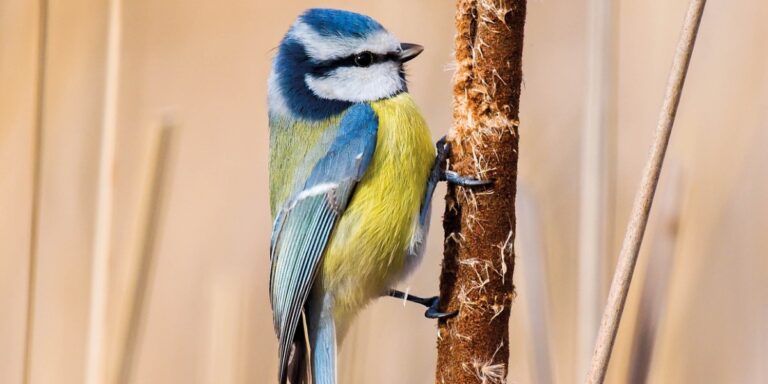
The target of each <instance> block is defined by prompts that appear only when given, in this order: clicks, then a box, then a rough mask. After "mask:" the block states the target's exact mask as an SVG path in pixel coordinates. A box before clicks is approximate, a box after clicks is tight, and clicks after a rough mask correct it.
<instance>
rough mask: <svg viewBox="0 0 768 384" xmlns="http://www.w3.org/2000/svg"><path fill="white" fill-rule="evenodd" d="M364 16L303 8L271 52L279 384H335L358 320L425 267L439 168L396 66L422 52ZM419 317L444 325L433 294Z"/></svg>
mask: <svg viewBox="0 0 768 384" xmlns="http://www.w3.org/2000/svg"><path fill="white" fill-rule="evenodd" d="M422 49H423V48H422V47H421V46H419V45H416V44H406V43H401V42H400V41H399V40H398V39H397V38H396V37H395V36H394V35H393V34H392V33H390V32H388V31H387V30H386V29H384V27H382V26H381V25H380V24H379V23H378V22H376V21H375V20H373V19H372V18H370V17H368V16H364V15H360V14H357V13H352V12H347V11H341V10H332V9H310V10H308V11H306V12H305V13H303V14H302V15H300V16H299V17H298V19H297V20H296V21H295V22H294V23H293V25H292V26H291V27H290V29H289V30H288V32H287V34H286V35H285V37H284V38H283V40H282V41H281V43H280V46H279V48H278V50H277V54H276V56H275V58H274V61H273V65H272V71H271V74H270V77H269V84H268V85H269V95H268V102H269V127H270V157H269V173H270V175H269V186H270V208H271V213H272V219H273V227H272V238H271V246H270V261H271V271H270V283H269V295H270V300H271V303H272V311H273V321H274V326H275V331H276V333H277V336H278V339H279V373H278V374H279V382H280V383H281V384H284V383H286V382H290V383H322V384H334V383H336V350H337V345H338V344H339V343H340V342H341V341H342V340H343V338H344V334H345V333H346V331H347V329H348V328H349V325H350V322H351V320H352V318H353V317H354V316H355V314H356V313H357V312H358V311H359V310H360V309H361V308H362V307H363V306H365V305H366V304H367V303H369V302H370V301H371V300H373V299H375V298H377V297H380V296H383V295H387V294H389V295H392V296H396V297H402V296H403V294H402V292H399V291H395V290H391V289H390V288H391V287H393V286H394V285H395V284H397V283H398V282H399V281H400V280H402V279H403V278H404V277H405V276H406V275H407V274H408V272H409V271H411V270H412V269H413V267H415V266H416V265H417V264H418V263H419V260H420V259H421V256H422V254H423V250H424V240H425V237H426V234H427V230H428V227H429V211H430V200H431V197H432V193H433V191H434V187H435V184H436V183H437V182H438V181H439V180H445V179H448V180H449V181H454V182H458V183H460V184H461V183H465V184H466V183H469V184H472V182H473V181H472V180H470V179H463V178H461V177H460V176H458V175H455V174H453V173H450V172H447V173H446V172H443V171H441V170H440V168H441V167H440V162H441V159H442V158H443V157H444V156H445V151H446V149H445V145H444V144H443V143H442V142H441V143H438V150H437V151H436V150H435V146H434V145H433V144H432V142H431V136H430V132H429V129H428V128H427V125H426V123H425V121H424V118H423V117H422V115H421V113H420V111H419V108H418V107H417V106H416V104H415V103H414V101H413V99H412V97H411V96H410V95H409V94H408V88H407V84H406V78H405V71H404V67H403V64H404V63H405V62H407V61H408V60H411V59H413V58H414V57H416V56H417V55H418V54H419V53H421V51H422ZM413 301H417V302H422V303H423V304H425V305H427V306H430V310H429V311H428V315H430V316H428V317H441V316H445V315H450V314H442V313H439V312H437V310H436V308H437V307H436V302H437V301H436V298H432V299H420V298H414V299H413Z"/></svg>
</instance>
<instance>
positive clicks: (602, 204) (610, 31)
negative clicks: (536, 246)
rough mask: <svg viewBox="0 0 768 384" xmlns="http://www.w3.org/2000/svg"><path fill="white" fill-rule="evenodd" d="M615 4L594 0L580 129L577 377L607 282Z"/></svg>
mask: <svg viewBox="0 0 768 384" xmlns="http://www.w3.org/2000/svg"><path fill="white" fill-rule="evenodd" d="M617 8H618V4H617V2H616V1H614V0H589V19H588V28H587V59H588V61H587V73H586V81H587V89H586V98H585V99H586V100H585V101H586V102H585V111H584V115H585V118H584V127H583V128H582V130H581V134H582V135H581V175H580V184H581V197H580V204H579V207H580V212H579V219H580V220H579V289H578V327H579V328H578V375H579V376H578V377H579V378H582V377H584V376H585V375H586V374H587V370H588V369H589V359H590V358H591V357H592V347H593V346H594V343H595V339H596V336H597V329H598V328H599V327H600V311H601V310H602V297H603V295H604V294H605V291H604V289H605V286H606V283H607V280H608V277H607V273H606V269H607V268H605V264H606V260H607V257H606V255H607V254H608V249H607V248H608V243H607V241H606V239H610V238H611V237H610V233H609V229H610V228H612V226H611V225H610V220H609V215H608V212H609V211H610V210H609V208H610V206H611V204H610V202H612V201H613V196H612V193H611V192H612V191H611V187H610V186H611V185H612V180H611V179H612V177H611V175H612V172H611V171H612V164H614V159H613V158H612V157H613V156H612V154H613V153H612V151H610V149H611V148H612V147H613V142H612V141H613V140H612V139H613V137H614V134H613V127H614V125H615V124H614V123H615V118H614V116H615V111H616V101H615V100H616V54H615V52H616V35H617V33H616V31H617V28H616V19H617V18H616V13H617Z"/></svg>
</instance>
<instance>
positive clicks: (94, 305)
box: [85, 0, 121, 384]
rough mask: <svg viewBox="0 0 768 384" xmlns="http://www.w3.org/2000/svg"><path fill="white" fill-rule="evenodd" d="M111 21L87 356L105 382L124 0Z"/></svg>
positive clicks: (94, 377) (92, 381) (94, 381)
mask: <svg viewBox="0 0 768 384" xmlns="http://www.w3.org/2000/svg"><path fill="white" fill-rule="evenodd" d="M107 22H108V24H107V28H108V31H107V53H106V63H105V67H106V75H105V78H104V104H103V107H102V108H103V112H102V116H101V140H100V144H99V145H100V149H99V176H98V190H97V195H96V217H95V224H94V228H95V231H94V232H95V233H94V235H93V260H92V262H91V287H90V306H89V311H88V340H87V348H86V353H87V355H86V358H85V383H86V384H99V383H103V382H104V380H105V378H106V376H105V366H106V364H105V359H104V356H105V355H106V353H105V350H106V348H105V344H106V341H105V340H106V329H107V295H108V291H109V276H108V275H109V253H110V251H111V240H112V200H113V196H114V173H115V172H114V163H115V138H116V135H117V91H118V82H119V66H120V31H121V28H120V26H121V25H120V0H111V1H110V2H109V19H108V21H107Z"/></svg>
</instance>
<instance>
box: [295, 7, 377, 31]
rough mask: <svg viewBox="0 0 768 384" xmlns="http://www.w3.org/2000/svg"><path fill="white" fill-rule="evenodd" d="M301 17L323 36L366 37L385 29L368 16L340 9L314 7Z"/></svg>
mask: <svg viewBox="0 0 768 384" xmlns="http://www.w3.org/2000/svg"><path fill="white" fill-rule="evenodd" d="M300 19H301V21H303V22H304V23H306V24H307V25H309V26H310V27H312V29H313V30H315V31H316V32H317V33H319V34H320V35H323V36H341V37H365V36H367V35H369V34H371V33H373V32H378V31H383V30H384V27H382V26H381V24H379V23H378V22H376V20H374V19H372V18H370V17H368V16H365V15H361V14H359V13H354V12H349V11H342V10H339V9H327V8H312V9H309V10H307V11H306V12H304V14H302V15H301V16H300Z"/></svg>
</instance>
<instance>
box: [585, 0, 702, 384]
mask: <svg viewBox="0 0 768 384" xmlns="http://www.w3.org/2000/svg"><path fill="white" fill-rule="evenodd" d="M705 4H706V0H691V2H690V5H689V8H688V13H687V14H686V16H685V22H684V23H683V31H682V34H681V36H680V40H679V42H678V44H677V49H676V51H675V57H674V60H673V61H672V69H671V72H670V75H669V80H668V82H667V90H666V93H665V96H664V103H663V105H662V108H661V113H660V115H659V122H658V125H657V127H656V136H655V138H654V141H653V144H652V146H651V152H650V155H649V157H648V162H647V163H646V165H645V170H644V171H643V178H642V181H641V182H640V189H639V190H638V192H637V195H636V196H635V201H634V203H633V206H632V213H631V216H630V220H629V224H628V225H627V231H626V233H625V236H624V241H623V243H622V247H621V253H620V254H619V260H618V264H617V265H616V271H615V273H614V275H613V282H612V283H611V290H610V292H609V293H608V303H607V304H606V306H605V311H604V312H603V318H602V322H601V324H600V332H599V333H598V336H597V337H598V338H597V343H596V345H595V352H594V355H593V357H592V365H591V368H590V371H589V374H588V376H587V379H586V382H587V383H589V384H595V383H602V382H603V380H605V374H606V372H607V370H608V361H609V360H610V358H611V351H612V350H613V344H614V342H615V340H616V333H617V331H618V329H619V323H620V321H621V315H622V312H623V311H624V304H625V302H626V300H627V293H628V292H629V286H630V284H631V282H632V274H633V272H634V270H635V264H636V263H637V255H638V252H639V251H640V245H641V244H642V242H643V234H644V233H645V227H646V225H647V223H648V216H649V214H650V210H651V205H652V203H653V196H654V193H655V192H656V186H657V185H658V182H659V175H660V174H661V167H662V164H663V163H664V155H665V153H666V151H667V145H668V144H669V137H670V135H671V134H672V126H673V125H674V122H675V115H676V114H677V106H678V104H679V103H680V95H681V94H682V91H683V85H684V83H685V76H686V74H687V73H688V65H689V64H690V61H691V55H692V54H693V47H694V45H695V42H696V35H697V33H698V30H699V24H700V23H701V17H702V15H703V13H704V5H705Z"/></svg>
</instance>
